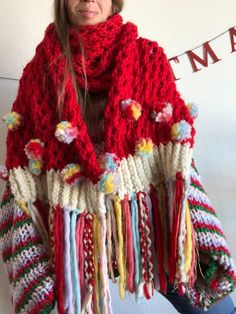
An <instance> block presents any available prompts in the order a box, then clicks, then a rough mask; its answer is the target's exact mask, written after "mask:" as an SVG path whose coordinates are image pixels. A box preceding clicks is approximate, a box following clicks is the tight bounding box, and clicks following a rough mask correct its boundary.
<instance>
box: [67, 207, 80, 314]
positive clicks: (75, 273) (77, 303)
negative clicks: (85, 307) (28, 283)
mask: <svg viewBox="0 0 236 314" xmlns="http://www.w3.org/2000/svg"><path fill="white" fill-rule="evenodd" d="M77 215H78V209H75V210H73V212H72V214H71V226H70V227H71V260H72V265H71V270H72V283H73V292H74V301H75V309H76V310H75V314H80V313H81V297H80V287H79V274H78V267H77V264H78V259H77V254H76V253H77V252H76V237H75V234H76V219H77Z"/></svg>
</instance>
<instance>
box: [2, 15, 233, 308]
mask: <svg viewBox="0 0 236 314" xmlns="http://www.w3.org/2000/svg"><path fill="white" fill-rule="evenodd" d="M69 43H70V46H71V51H72V65H73V68H74V72H75V78H76V83H77V86H78V88H79V89H80V90H84V88H85V86H86V84H85V80H84V73H83V66H85V69H86V74H87V83H88V90H89V93H91V94H93V95H95V94H96V93H101V95H105V94H106V101H105V100H104V102H105V106H104V107H103V109H102V114H101V115H100V116H99V117H97V116H96V115H97V114H96V112H97V111H96V108H93V106H96V105H98V104H96V103H91V104H90V108H88V109H89V110H87V114H89V118H90V119H88V116H87V117H86V115H85V116H84V115H82V113H81V106H80V105H81V104H80V103H78V102H77V101H76V93H75V90H74V86H73V85H74V84H73V80H72V77H71V75H69V76H68V78H67V80H66V84H65V97H64V100H63V106H62V114H61V116H60V115H59V114H58V110H57V102H58V89H59V88H60V86H61V83H62V81H63V77H64V72H65V66H66V59H65V56H64V55H63V53H62V50H61V44H60V42H59V39H58V36H57V32H56V29H55V25H54V24H53V23H51V24H49V26H48V27H47V29H46V31H45V36H44V38H43V40H42V42H41V43H40V44H39V45H38V47H37V48H36V53H35V56H34V57H33V59H32V60H31V61H30V62H29V63H28V64H27V65H26V67H25V68H24V71H23V75H22V77H21V79H20V84H19V90H18V94H17V97H16V100H15V101H14V103H13V106H12V111H11V112H10V113H9V114H6V115H5V116H4V120H5V122H6V125H7V127H8V128H9V131H8V134H7V156H6V170H7V171H4V176H3V178H5V179H6V180H8V183H7V184H10V192H9V193H11V195H12V198H13V199H14V203H13V204H12V203H11V202H8V201H7V202H5V201H3V203H2V208H1V212H0V240H1V242H0V244H1V248H2V252H3V257H4V259H5V260H4V261H5V262H6V266H7V270H8V273H9V276H10V281H12V278H13V281H14V280H16V281H17V280H18V279H17V278H16V277H14V276H15V275H12V265H13V263H14V267H15V268H17V269H18V268H19V271H20V273H22V276H21V278H22V279H21V282H22V283H24V288H21V286H19V285H18V284H17V283H14V282H13V287H14V288H13V290H12V294H13V304H14V307H15V311H16V312H17V313H26V314H28V313H31V314H33V313H37V312H36V310H34V308H38V309H40V310H41V308H42V307H44V308H45V309H43V310H42V311H44V312H42V313H46V311H50V309H51V306H52V305H53V301H52V298H53V296H54V294H53V293H54V292H55V300H56V301H57V309H58V312H59V314H63V313H70V314H73V313H76V314H80V313H83V314H85V313H103V314H110V313H112V304H111V294H110V289H109V278H111V279H112V280H113V282H116V280H117V279H116V277H117V276H119V278H118V282H119V293H120V297H121V298H122V299H124V298H125V296H126V291H128V292H131V293H134V294H135V298H136V300H137V301H138V302H140V301H142V299H144V298H146V299H150V298H151V297H152V296H153V295H154V289H156V290H159V291H161V292H163V293H165V292H166V287H167V282H166V274H167V275H168V280H169V281H170V282H171V283H173V284H174V285H175V286H176V288H178V292H179V295H183V294H186V295H187V296H188V298H189V299H190V302H192V304H193V305H195V306H198V307H204V308H209V307H210V306H211V305H212V304H213V303H215V302H217V301H218V300H220V299H221V298H223V297H224V296H225V295H227V294H229V293H230V292H231V291H232V290H233V289H234V285H235V278H236V277H235V267H234V263H233V260H232V258H231V255H230V251H229V249H228V247H227V244H226V241H225V237H224V234H223V231H222V228H221V226H220V223H219V221H218V219H217V217H216V215H215V211H214V209H213V208H212V206H211V205H210V201H209V199H208V198H207V196H206V193H205V191H204V190H203V187H202V185H201V183H200V177H199V176H198V173H197V170H196V165H195V163H194V159H193V145H194V137H195V128H194V119H195V118H196V112H197V111H196V110H195V109H196V108H195V106H193V105H192V104H185V102H184V100H183V99H182V98H181V95H180V93H179V92H178V91H177V89H176V85H175V81H174V77H173V74H172V71H171V67H170V64H169V62H168V60H167V57H166V55H165V53H164V51H163V48H161V47H160V46H159V45H158V44H157V42H155V41H151V40H148V39H146V38H142V37H139V36H138V29H137V26H136V25H135V24H133V23H131V22H127V23H123V19H122V17H121V15H119V14H115V15H112V16H111V17H109V18H108V19H107V21H105V22H102V23H98V24H96V25H87V26H81V27H80V28H76V27H71V28H70V29H69ZM81 45H82V46H83V49H84V55H83V54H82V52H81ZM193 109H194V110H193ZM92 112H94V113H95V117H96V120H95V121H94V123H93V116H92V115H91V113H92ZM95 117H94V118H95ZM7 172H8V173H7ZM5 204H8V206H5ZM15 213H16V214H15ZM15 215H16V217H15ZM17 217H19V219H20V221H21V223H22V225H23V226H24V228H26V229H27V230H28V235H29V237H30V238H31V239H34V240H35V241H34V242H33V243H35V246H36V248H37V252H38V260H39V261H38V260H37V261H38V262H39V263H40V262H41V264H40V265H41V268H42V271H41V272H40V274H39V273H38V272H37V269H34V265H35V259H34V256H33V251H32V250H31V249H30V248H28V242H27V241H28V238H26V237H25V236H24V232H23V230H22V228H21V227H20V226H19V227H18V226H17V227H14V226H15V224H17V223H16V219H18V218H17ZM12 226H13V227H12ZM27 226H30V228H28V227H27ZM8 230H9V232H11V233H14V239H15V238H17V239H18V238H19V239H22V240H19V241H21V243H23V245H24V249H23V252H24V253H27V254H24V262H23V264H22V265H17V261H19V260H20V256H21V252H20V251H19V249H18V246H17V244H16V243H15V242H14V241H12V240H10V238H9V237H8V238H7V237H6V234H7V233H8ZM9 247H13V252H12V251H11V252H8V248H9ZM47 254H48V255H47ZM8 255H9V261H10V262H8V260H7V259H8ZM6 256H7V259H6ZM18 257H19V259H18ZM49 264H50V265H49ZM24 265H32V268H33V269H34V270H33V272H32V274H31V276H30V277H27V275H26V272H27V271H26V269H25V268H26V266H24ZM51 270H52V271H51ZM50 272H51V273H53V275H52V274H51V273H50ZM17 276H18V275H17ZM38 276H44V277H43V279H42V282H41V281H40V285H39V287H38V286H37V289H36V288H35V290H32V289H31V288H32V287H35V280H38V278H39V277H38ZM40 278H41V277H40ZM54 287H55V289H54ZM31 291H33V292H32V293H31ZM42 293H43V295H45V296H47V297H45V300H47V302H46V303H45V304H42ZM51 301H52V302H51ZM36 303H38V304H36ZM32 304H34V305H32ZM38 313H41V312H40V311H39V310H38Z"/></svg>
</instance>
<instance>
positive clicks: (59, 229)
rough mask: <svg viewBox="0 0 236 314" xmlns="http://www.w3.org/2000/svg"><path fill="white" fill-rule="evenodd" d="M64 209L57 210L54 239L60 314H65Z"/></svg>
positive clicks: (58, 207)
mask: <svg viewBox="0 0 236 314" xmlns="http://www.w3.org/2000/svg"><path fill="white" fill-rule="evenodd" d="M63 229H64V228H63V217H62V208H61V207H60V206H59V205H58V206H57V207H56V208H55V222H54V238H55V273H56V279H57V310H58V313H59V314H63V313H64V285H63V278H64V275H63V270H64V259H63V252H64V245H63V244H64V230H63Z"/></svg>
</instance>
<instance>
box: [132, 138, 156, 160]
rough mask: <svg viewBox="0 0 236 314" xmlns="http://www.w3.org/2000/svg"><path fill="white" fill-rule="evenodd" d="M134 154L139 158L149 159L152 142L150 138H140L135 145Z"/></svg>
mask: <svg viewBox="0 0 236 314" xmlns="http://www.w3.org/2000/svg"><path fill="white" fill-rule="evenodd" d="M135 152H136V154H137V155H138V156H140V157H149V156H150V155H151V154H152V153H153V142H152V140H151V139H150V138H141V139H139V140H138V142H137V143H136V147H135Z"/></svg>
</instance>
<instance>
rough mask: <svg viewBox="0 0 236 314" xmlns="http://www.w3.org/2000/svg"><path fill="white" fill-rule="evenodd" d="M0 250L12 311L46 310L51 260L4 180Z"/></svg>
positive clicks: (48, 307) (51, 297)
mask: <svg viewBox="0 0 236 314" xmlns="http://www.w3.org/2000/svg"><path fill="white" fill-rule="evenodd" d="M0 250H1V252H2V257H3V262H4V264H5V268H6V271H7V273H8V276H9V280H10V288H11V301H12V303H13V305H14V309H15V313H19V314H26V313H27V314H38V313H41V314H46V313H50V312H51V310H52V309H53V307H54V304H55V297H54V279H53V277H52V264H51V262H50V259H49V257H48V252H47V251H46V247H45V245H44V243H43V242H42V239H41V237H40V234H39V232H38V231H37V230H36V227H35V225H34V224H33V221H32V219H31V218H30V217H29V216H27V215H26V213H25V212H23V211H22V209H21V207H20V206H19V205H18V204H17V203H16V201H15V199H14V197H13V194H12V193H11V190H10V186H9V184H7V186H6V188H5V191H4V194H3V198H2V202H1V208H0Z"/></svg>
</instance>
